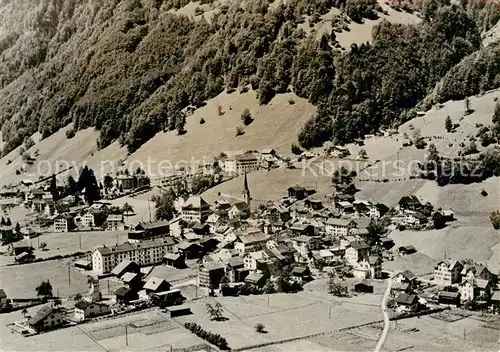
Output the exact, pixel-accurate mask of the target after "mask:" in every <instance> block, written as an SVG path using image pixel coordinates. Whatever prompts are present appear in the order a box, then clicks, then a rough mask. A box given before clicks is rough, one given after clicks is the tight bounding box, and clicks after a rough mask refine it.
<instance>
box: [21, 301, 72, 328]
mask: <svg viewBox="0 0 500 352" xmlns="http://www.w3.org/2000/svg"><path fill="white" fill-rule="evenodd" d="M63 323H64V314H63V311H62V309H59V308H54V307H52V306H45V307H43V308H41V309H40V310H38V312H36V314H35V315H34V316H32V317H31V318H30V319H28V325H29V326H30V327H31V328H32V329H34V330H35V331H37V332H40V331H45V330H50V329H53V328H56V327H58V326H61V325H62V324H63Z"/></svg>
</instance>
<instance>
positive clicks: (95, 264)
mask: <svg viewBox="0 0 500 352" xmlns="http://www.w3.org/2000/svg"><path fill="white" fill-rule="evenodd" d="M174 244H175V242H174V240H173V239H172V238H171V237H165V238H159V239H152V240H146V241H142V242H137V243H128V242H127V243H123V244H119V245H116V246H112V247H106V246H104V247H99V248H97V249H94V251H93V252H92V269H93V270H94V271H95V272H97V273H99V274H105V273H108V272H110V271H111V270H113V268H114V267H115V266H117V265H118V264H120V263H121V262H122V261H123V260H126V259H128V260H130V261H133V262H136V263H137V264H139V265H140V266H147V265H153V264H157V263H161V262H162V260H163V256H164V255H165V254H167V253H172V252H173V249H174Z"/></svg>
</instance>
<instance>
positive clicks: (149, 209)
mask: <svg viewBox="0 0 500 352" xmlns="http://www.w3.org/2000/svg"><path fill="white" fill-rule="evenodd" d="M150 200H151V198H148V212H149V222H151V204H150V203H149V201H150Z"/></svg>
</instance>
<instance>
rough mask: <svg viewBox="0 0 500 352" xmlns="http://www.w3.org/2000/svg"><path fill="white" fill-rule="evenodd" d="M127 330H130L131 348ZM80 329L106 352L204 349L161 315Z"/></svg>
mask: <svg viewBox="0 0 500 352" xmlns="http://www.w3.org/2000/svg"><path fill="white" fill-rule="evenodd" d="M125 326H128V327H127V333H128V344H127V339H126V337H125ZM81 328H82V330H83V331H85V332H86V333H87V334H89V335H90V336H91V337H92V338H93V339H95V341H96V343H98V344H99V345H100V346H102V347H103V348H104V349H105V350H107V351H124V350H129V351H169V350H175V349H182V348H192V347H193V346H202V345H205V342H204V341H203V340H202V339H200V338H198V337H197V336H196V335H194V334H191V333H190V332H188V331H187V330H185V329H184V327H182V326H180V325H179V324H177V323H175V322H174V321H173V320H171V319H169V318H167V317H166V316H165V315H164V314H162V313H160V312H158V311H149V312H144V313H140V314H133V315H129V316H126V317H122V318H117V319H112V320H105V321H101V322H97V323H93V324H86V325H83V326H82V327H81Z"/></svg>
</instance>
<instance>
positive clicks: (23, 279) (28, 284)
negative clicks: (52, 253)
mask: <svg viewBox="0 0 500 352" xmlns="http://www.w3.org/2000/svg"><path fill="white" fill-rule="evenodd" d="M70 262H71V261H70V260H51V261H46V262H41V263H32V264H24V265H14V266H7V267H0V277H1V278H2V280H1V281H2V288H3V289H4V290H5V293H6V294H7V296H8V297H14V298H31V297H36V290H35V288H36V287H37V286H38V284H40V282H41V281H43V280H49V281H50V283H51V284H52V289H53V294H54V296H55V295H57V294H58V293H59V296H60V297H68V296H70V295H75V294H76V293H78V292H80V293H85V292H88V289H89V286H88V283H87V275H86V273H85V272H82V271H80V270H79V269H75V268H74V267H73V266H70V267H69V272H70V274H69V276H70V278H69V280H68V264H69V263H70ZM70 284H71V285H70Z"/></svg>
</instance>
